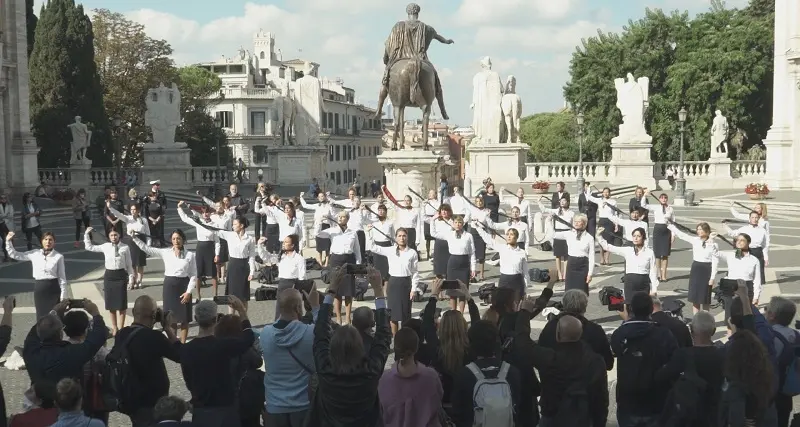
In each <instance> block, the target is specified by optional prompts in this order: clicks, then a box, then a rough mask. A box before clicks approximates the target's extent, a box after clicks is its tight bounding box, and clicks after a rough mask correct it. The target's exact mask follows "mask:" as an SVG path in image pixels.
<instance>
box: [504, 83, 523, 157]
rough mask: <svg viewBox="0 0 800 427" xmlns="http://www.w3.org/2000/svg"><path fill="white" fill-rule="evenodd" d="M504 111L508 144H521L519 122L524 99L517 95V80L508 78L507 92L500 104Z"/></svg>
mask: <svg viewBox="0 0 800 427" xmlns="http://www.w3.org/2000/svg"><path fill="white" fill-rule="evenodd" d="M500 107H501V108H502V110H503V120H504V122H505V125H506V141H505V142H506V143H508V144H512V143H516V144H519V143H521V140H520V136H519V121H520V119H521V118H522V99H521V98H520V97H519V95H517V78H516V77H514V76H508V79H506V91H505V94H504V95H503V98H502V100H501V102H500Z"/></svg>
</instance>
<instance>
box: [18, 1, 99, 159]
mask: <svg viewBox="0 0 800 427" xmlns="http://www.w3.org/2000/svg"><path fill="white" fill-rule="evenodd" d="M40 21H41V25H37V27H36V36H35V37H36V43H35V44H34V48H33V51H32V52H31V57H30V61H29V62H30V86H31V122H32V127H33V131H34V135H36V139H37V142H38V144H39V146H40V147H41V148H42V149H41V151H40V152H39V165H40V166H42V167H49V168H53V167H63V166H67V165H68V164H69V160H70V155H71V151H70V141H72V135H71V133H70V132H69V130H68V128H67V126H68V125H69V124H70V123H72V122H73V120H74V117H75V116H81V117H82V118H83V121H84V123H86V124H87V126H88V127H89V129H90V130H91V131H92V141H91V142H92V145H91V146H90V147H89V149H88V153H87V154H88V157H89V158H90V159H92V161H93V164H94V165H97V166H103V165H108V164H109V163H110V157H109V155H108V151H109V150H108V148H109V145H110V139H109V137H110V132H109V129H108V119H107V117H106V114H105V108H104V106H103V98H102V87H101V86H100V81H99V77H98V75H97V69H96V67H95V64H94V52H93V47H92V45H93V34H92V25H91V22H90V21H89V18H88V16H86V14H85V13H84V11H83V6H80V5H78V6H76V5H75V2H74V0H50V1H49V2H48V3H47V5H46V6H44V7H43V8H42V12H41V16H40Z"/></svg>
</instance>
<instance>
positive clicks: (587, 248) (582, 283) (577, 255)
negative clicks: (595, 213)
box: [555, 213, 594, 295]
mask: <svg viewBox="0 0 800 427" xmlns="http://www.w3.org/2000/svg"><path fill="white" fill-rule="evenodd" d="M588 224H589V218H588V217H587V216H586V214H582V213H579V214H576V215H575V216H573V217H572V229H570V230H567V231H557V232H556V234H555V238H556V239H564V241H566V242H567V255H568V258H567V265H566V267H565V268H564V270H565V271H564V291H565V292H566V291H568V290H570V289H580V290H582V291H584V292H586V294H587V295H588V294H589V283H591V281H592V274H594V237H592V234H591V233H590V232H589V231H588V230H587V229H586V227H587V226H588Z"/></svg>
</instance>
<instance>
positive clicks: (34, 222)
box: [22, 203, 39, 228]
mask: <svg viewBox="0 0 800 427" xmlns="http://www.w3.org/2000/svg"><path fill="white" fill-rule="evenodd" d="M38 210H39V209H38V208H36V207H35V206H34V205H33V203H28V213H35V212H36V211H38ZM23 212H25V211H23ZM25 221H26V219H25V218H23V219H22V224H23V226H24V225H25ZM27 221H28V228H35V227H38V226H39V217H37V216H36V215H33V216H31V217H30V218H28V219H27Z"/></svg>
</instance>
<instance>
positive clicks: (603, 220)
mask: <svg viewBox="0 0 800 427" xmlns="http://www.w3.org/2000/svg"><path fill="white" fill-rule="evenodd" d="M583 194H584V197H585V198H586V201H587V202H589V203H594V204H595V205H597V206H598V210H597V231H598V232H599V231H600V229H602V230H603V232H604V234H601V235H599V236H597V237H598V240H599V238H602V239H603V240H605V241H606V242H613V241H616V240H617V237H618V236H617V233H619V226H617V225H616V224H614V222H613V220H612V218H613V219H616V217H617V211H616V210H615V209H614V208H616V207H617V201H616V200H615V199H612V198H611V189H610V188H608V187H605V188H603V193H602V197H595V196H593V195H592V192H591V189H589V188H588V187H587V188H586V189H585V192H584V193H583ZM609 256H610V255H609V252H608V250H606V249H605V248H603V247H600V265H609V262H608V259H609Z"/></svg>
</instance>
